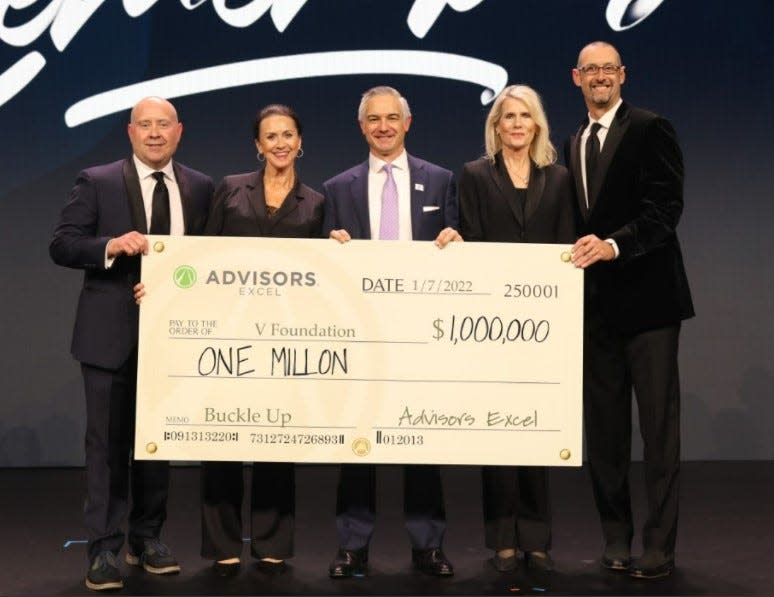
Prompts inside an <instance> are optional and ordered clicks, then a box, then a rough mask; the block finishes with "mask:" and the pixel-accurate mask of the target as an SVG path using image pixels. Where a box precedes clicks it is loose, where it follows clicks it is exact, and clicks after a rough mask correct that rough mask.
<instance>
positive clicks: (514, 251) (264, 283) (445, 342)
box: [135, 236, 583, 466]
mask: <svg viewBox="0 0 774 597" xmlns="http://www.w3.org/2000/svg"><path fill="white" fill-rule="evenodd" d="M149 240H150V244H151V250H150V252H149V254H148V255H147V256H145V257H143V260H142V281H143V283H144V284H145V287H146V292H147V294H146V296H145V298H144V299H143V302H142V306H141V307H140V344H139V356H138V371H137V425H136V445H135V456H136V457H137V458H144V459H159V460H233V461H255V460H259V461H291V462H369V463H376V462H378V463H440V464H527V465H572V466H580V464H581V413H582V400H581V379H582V373H581V370H582V350H583V348H582V346H583V343H582V325H583V324H582V322H583V302H582V301H583V274H582V271H581V270H578V269H576V268H575V267H574V266H573V265H572V264H571V263H569V261H568V259H569V253H568V251H569V247H568V246H563V245H534V244H516V243H508V244H505V243H451V244H450V245H448V246H447V247H446V248H444V249H439V248H437V247H436V246H435V245H434V244H433V243H431V242H400V241H350V242H348V243H345V244H339V243H338V242H335V241H333V240H328V239H325V240H323V239H319V240H306V239H303V240H299V239H268V238H226V237H218V238H203V237H198V238H197V237H166V236H165V237H161V236H156V237H154V236H151V237H149Z"/></svg>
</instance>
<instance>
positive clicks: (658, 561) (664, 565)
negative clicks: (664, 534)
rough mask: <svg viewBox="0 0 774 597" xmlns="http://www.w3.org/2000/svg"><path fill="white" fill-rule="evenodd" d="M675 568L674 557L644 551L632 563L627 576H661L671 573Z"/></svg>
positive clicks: (648, 577)
mask: <svg viewBox="0 0 774 597" xmlns="http://www.w3.org/2000/svg"><path fill="white" fill-rule="evenodd" d="M674 569H675V560H674V558H671V557H668V556H665V555H664V554H662V553H648V552H646V553H644V554H643V555H642V557H641V558H638V559H637V560H635V561H634V563H633V564H632V567H631V569H630V570H629V576H631V577H632V578H647V579H650V578H662V577H664V576H669V575H670V574H672V570H674Z"/></svg>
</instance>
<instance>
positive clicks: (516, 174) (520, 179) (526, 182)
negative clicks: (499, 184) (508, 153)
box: [511, 170, 529, 187]
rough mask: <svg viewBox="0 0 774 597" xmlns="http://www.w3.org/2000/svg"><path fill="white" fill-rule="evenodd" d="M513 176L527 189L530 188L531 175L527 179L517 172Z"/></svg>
mask: <svg viewBox="0 0 774 597" xmlns="http://www.w3.org/2000/svg"><path fill="white" fill-rule="evenodd" d="M511 174H513V175H514V176H515V177H516V178H518V179H519V181H521V184H523V185H524V186H525V187H526V186H529V174H528V175H527V177H526V178H524V177H523V176H519V173H518V172H516V171H515V170H514V171H513V172H511ZM513 186H516V185H513Z"/></svg>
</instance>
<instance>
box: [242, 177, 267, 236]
mask: <svg viewBox="0 0 774 597" xmlns="http://www.w3.org/2000/svg"><path fill="white" fill-rule="evenodd" d="M245 186H246V187H247V189H246V191H247V201H248V203H250V207H251V208H252V210H253V215H254V216H255V226H256V232H257V234H258V235H259V236H265V227H266V225H267V222H266V219H267V217H266V197H265V196H264V194H263V169H261V170H258V172H256V173H255V174H253V176H252V177H251V178H250V180H249V181H248V182H247V184H246V185H245Z"/></svg>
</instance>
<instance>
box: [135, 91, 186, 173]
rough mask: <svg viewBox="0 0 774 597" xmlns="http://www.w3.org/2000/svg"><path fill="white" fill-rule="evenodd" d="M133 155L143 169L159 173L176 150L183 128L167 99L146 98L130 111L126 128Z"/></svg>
mask: <svg viewBox="0 0 774 597" xmlns="http://www.w3.org/2000/svg"><path fill="white" fill-rule="evenodd" d="M127 132H128V134H129V141H130V142H131V144H132V151H133V152H134V155H136V156H137V158H138V159H139V160H140V161H141V162H142V163H143V164H145V165H146V166H148V167H150V168H153V169H154V170H160V169H161V168H163V167H164V166H166V165H167V164H168V163H169V160H171V159H172V156H173V155H174V154H175V151H177V145H178V143H180V137H181V136H182V134H183V125H182V124H180V122H178V120H177V111H176V110H175V107H174V106H173V105H172V104H170V103H169V102H168V101H167V100H165V99H161V98H158V97H149V98H145V99H144V100H142V101H141V102H140V103H138V104H137V105H136V106H135V107H134V109H132V116H131V122H130V123H129V126H128V127H127Z"/></svg>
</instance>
